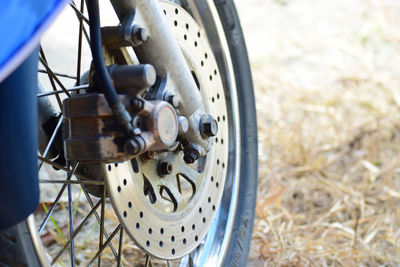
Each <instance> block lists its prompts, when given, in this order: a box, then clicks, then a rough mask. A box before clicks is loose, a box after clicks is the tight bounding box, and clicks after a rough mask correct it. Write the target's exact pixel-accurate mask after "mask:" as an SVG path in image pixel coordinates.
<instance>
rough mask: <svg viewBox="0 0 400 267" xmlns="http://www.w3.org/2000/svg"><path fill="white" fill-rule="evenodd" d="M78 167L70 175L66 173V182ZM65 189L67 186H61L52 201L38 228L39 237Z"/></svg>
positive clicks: (76, 165)
mask: <svg viewBox="0 0 400 267" xmlns="http://www.w3.org/2000/svg"><path fill="white" fill-rule="evenodd" d="M78 165H79V163H76V164H75V166H74V167H73V168H72V171H71V172H70V173H68V177H67V181H68V180H71V178H72V175H73V174H74V172H75V171H76V168H77V167H78ZM65 188H67V184H64V185H63V186H62V188H61V190H60V192H58V195H57V197H56V199H55V200H54V202H53V205H52V206H51V208H50V210H49V212H48V213H47V215H46V217H45V218H44V220H43V222H42V224H41V225H40V227H39V230H38V232H39V235H40V234H41V233H42V231H43V229H44V227H45V226H46V223H47V222H48V221H49V218H50V216H51V215H52V214H53V212H54V210H55V208H56V206H57V203H58V201H60V198H61V195H62V194H63V193H64V191H65Z"/></svg>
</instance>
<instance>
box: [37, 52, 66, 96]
mask: <svg viewBox="0 0 400 267" xmlns="http://www.w3.org/2000/svg"><path fill="white" fill-rule="evenodd" d="M43 55H44V54H43ZM39 61H40V63H42V64H43V66H44V67H45V68H46V70H47V73H48V74H49V77H50V76H51V77H52V78H53V79H54V81H56V82H57V84H58V85H59V86H60V87H61V89H62V90H63V91H64V93H65V94H66V95H67V96H68V97H71V94H70V93H69V92H68V90H67V89H66V88H65V87H64V85H63V84H62V82H61V81H60V80H59V79H58V78H57V76H56V75H55V74H54V73H53V71H52V70H51V69H50V67H49V65H48V64H47V62H46V61H45V59H44V58H43V57H40V58H39ZM53 89H54V87H53ZM54 91H57V90H54Z"/></svg>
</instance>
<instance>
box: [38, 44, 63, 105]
mask: <svg viewBox="0 0 400 267" xmlns="http://www.w3.org/2000/svg"><path fill="white" fill-rule="evenodd" d="M40 57H41V59H42V60H43V61H44V62H45V63H47V59H46V55H45V54H44V51H43V48H42V46H40ZM46 66H47V64H46ZM46 71H47V77H48V78H49V81H50V84H51V87H52V88H53V91H57V87H56V84H55V83H54V79H53V76H52V75H51V74H50V71H49V68H48V67H47V68H46ZM56 98H57V103H58V105H59V106H60V110H62V103H61V98H60V96H59V95H56Z"/></svg>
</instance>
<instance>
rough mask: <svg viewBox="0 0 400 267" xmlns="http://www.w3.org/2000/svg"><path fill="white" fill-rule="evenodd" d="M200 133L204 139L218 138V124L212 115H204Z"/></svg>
mask: <svg viewBox="0 0 400 267" xmlns="http://www.w3.org/2000/svg"><path fill="white" fill-rule="evenodd" d="M199 128H200V133H201V136H202V137H203V138H209V137H212V136H216V135H217V133H218V123H217V121H216V120H215V119H214V118H213V117H212V116H211V115H204V116H203V117H202V118H201V120H200V127H199Z"/></svg>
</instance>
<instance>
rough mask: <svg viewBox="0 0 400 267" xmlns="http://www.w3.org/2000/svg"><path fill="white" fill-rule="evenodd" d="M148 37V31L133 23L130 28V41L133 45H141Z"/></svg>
mask: <svg viewBox="0 0 400 267" xmlns="http://www.w3.org/2000/svg"><path fill="white" fill-rule="evenodd" d="M148 38H149V33H148V32H147V30H146V29H144V28H141V27H139V26H138V25H135V26H134V27H133V29H132V41H133V44H134V45H141V44H142V43H143V42H146V41H147V39H148Z"/></svg>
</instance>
